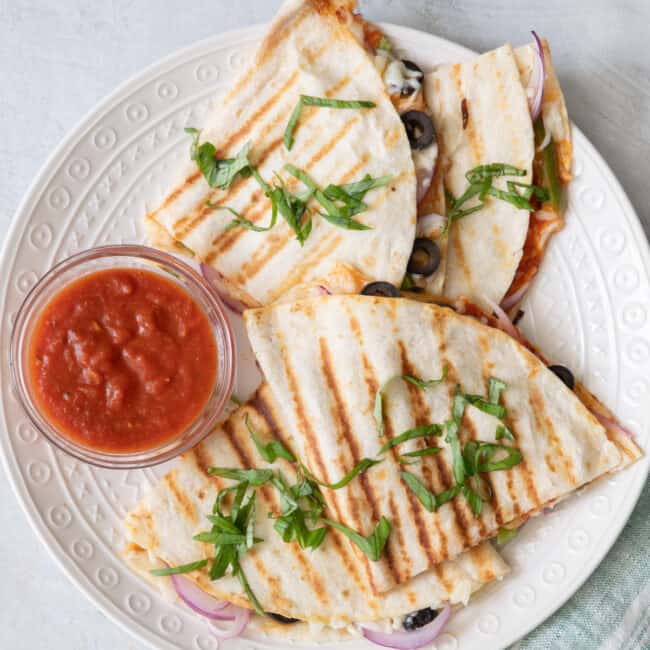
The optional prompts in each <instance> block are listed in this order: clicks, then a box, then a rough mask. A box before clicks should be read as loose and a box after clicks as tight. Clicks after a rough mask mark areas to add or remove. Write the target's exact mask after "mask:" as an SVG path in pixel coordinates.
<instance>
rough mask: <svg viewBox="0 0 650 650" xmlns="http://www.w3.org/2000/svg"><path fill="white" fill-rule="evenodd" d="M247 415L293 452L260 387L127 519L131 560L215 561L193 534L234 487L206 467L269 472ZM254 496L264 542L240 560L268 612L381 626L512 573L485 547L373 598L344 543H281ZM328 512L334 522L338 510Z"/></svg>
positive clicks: (263, 499)
mask: <svg viewBox="0 0 650 650" xmlns="http://www.w3.org/2000/svg"><path fill="white" fill-rule="evenodd" d="M247 416H248V421H249V423H250V425H251V427H252V428H253V429H254V430H255V431H256V432H257V434H258V435H259V436H260V437H262V439H271V438H275V439H277V440H280V441H281V442H282V443H283V444H284V445H285V446H286V447H287V448H289V449H292V450H293V451H294V452H295V449H293V443H292V440H291V437H290V433H289V428H288V426H287V424H286V422H285V421H284V419H283V418H284V416H283V414H282V409H281V408H280V406H279V405H278V403H277V402H276V400H275V398H274V397H273V394H272V391H271V390H270V389H269V387H268V386H267V385H262V387H260V388H259V389H258V391H257V392H256V393H255V395H254V396H253V398H252V399H251V400H250V401H249V402H248V403H247V404H245V405H244V406H242V407H241V408H240V409H238V410H237V411H236V412H235V413H233V414H232V415H231V416H230V417H229V418H228V419H227V420H226V421H225V422H224V423H223V424H222V425H221V426H220V427H219V428H218V429H217V430H216V431H215V432H214V433H213V434H211V435H210V437H208V438H207V439H206V440H205V441H204V442H202V443H201V444H200V445H199V446H197V447H196V448H195V449H194V450H193V451H191V452H188V453H187V454H185V455H184V456H183V457H182V458H181V459H180V462H179V463H178V464H177V465H176V466H175V467H174V468H173V469H172V470H171V471H170V472H169V473H168V474H167V475H166V476H165V477H164V478H163V479H161V481H160V482H159V483H158V485H157V486H155V487H154V489H153V490H152V491H151V492H150V493H149V494H148V495H146V496H145V498H144V499H143V500H142V502H141V503H140V504H139V505H138V506H137V507H136V508H135V509H134V510H133V511H132V512H131V513H130V514H129V515H128V517H127V518H126V521H125V527H126V533H127V538H128V540H129V544H128V545H127V548H126V549H125V554H126V555H127V557H129V558H130V560H131V561H132V563H133V562H134V561H135V560H137V559H138V558H139V559H140V560H141V559H142V556H143V551H146V554H147V556H148V557H149V558H150V561H153V562H158V563H161V562H166V563H167V564H168V565H172V566H176V565H179V564H184V563H187V562H191V561H194V560H196V559H197V558H202V557H210V556H211V554H212V551H213V549H212V548H211V547H210V545H207V544H200V543H198V542H195V541H193V540H192V536H193V535H195V534H196V533H198V532H200V531H202V530H206V529H207V528H208V527H209V522H208V521H207V519H205V515H206V514H209V513H210V512H211V509H212V504H213V503H214V500H215V498H216V495H217V491H218V490H219V489H220V488H222V487H224V486H225V485H226V484H227V483H229V481H226V480H224V479H220V478H217V477H215V476H211V475H209V474H208V473H207V468H208V467H210V466H214V465H219V466H225V467H242V468H247V469H250V468H253V467H258V468H263V467H271V466H270V465H268V464H267V463H265V462H264V461H263V460H262V459H261V458H260V457H259V455H258V453H257V451H256V449H255V447H254V445H253V443H252V441H251V437H250V434H249V432H248V429H247V427H246V424H245V418H246V417H247ZM273 468H274V469H279V470H281V471H282V473H283V474H284V476H285V477H286V478H287V480H289V481H293V480H294V476H295V472H294V470H293V468H292V467H291V466H290V465H289V464H288V463H287V462H286V461H284V460H282V459H279V460H278V461H276V463H275V464H274V465H273ZM257 494H258V497H257V517H256V526H255V535H256V536H259V537H261V538H263V539H264V542H263V543H261V544H258V545H256V546H254V548H253V549H252V550H251V551H250V552H248V553H247V554H246V555H245V556H244V557H243V558H242V566H243V568H244V571H245V573H246V576H247V579H248V581H249V582H250V584H251V587H252V589H253V592H254V593H255V595H256V596H257V598H258V600H259V601H260V603H261V604H262V607H263V608H264V609H265V610H266V611H272V612H276V613H279V614H282V615H284V616H288V617H292V618H299V619H300V620H303V621H310V622H313V623H320V624H324V625H332V626H335V627H340V626H344V625H347V624H350V623H352V622H362V621H376V620H383V619H387V618H391V617H399V616H402V615H403V614H406V613H407V612H410V611H413V610H416V609H420V608H422V607H425V606H432V607H438V606H440V605H442V604H443V603H445V602H447V601H451V602H452V603H460V602H466V601H467V599H468V598H469V596H470V594H471V593H472V592H473V591H475V590H476V589H478V588H480V587H481V586H482V585H483V584H485V583H487V582H490V581H492V580H495V579H499V578H501V577H503V576H504V575H505V573H506V572H507V570H508V569H507V566H506V565H505V563H504V562H503V560H501V558H500V557H499V555H498V554H497V553H496V551H494V549H493V548H492V547H491V546H490V545H489V544H488V543H486V544H483V545H480V546H478V547H476V548H475V549H472V550H471V551H470V552H468V553H465V554H463V555H462V556H460V557H459V558H458V559H457V561H454V562H443V563H442V564H439V565H437V566H436V567H435V568H434V569H433V570H432V571H427V572H424V573H421V574H420V575H419V576H418V577H417V578H415V579H414V580H412V581H410V582H409V583H408V584H406V585H404V586H402V587H399V588H396V589H394V590H392V591H390V592H389V593H386V594H383V595H376V594H374V592H373V590H372V588H371V585H370V582H369V581H368V576H367V574H366V572H365V570H364V566H363V564H362V563H359V562H358V559H357V556H356V554H355V552H354V550H353V547H352V546H351V544H350V543H349V542H348V540H347V538H345V537H343V536H342V535H340V534H339V533H337V532H336V531H331V533H330V534H329V535H328V537H327V538H326V540H325V542H324V543H323V545H322V546H321V547H320V548H318V549H317V550H315V551H303V550H301V549H300V547H299V546H298V545H297V544H295V543H290V544H285V543H284V542H282V540H281V538H280V537H279V536H278V534H277V533H276V532H275V531H274V530H273V528H272V526H273V520H272V519H269V518H268V517H267V513H268V512H276V513H277V512H278V511H279V507H280V506H279V498H278V495H277V492H276V491H275V490H274V489H272V488H262V489H260V490H258V493H257ZM329 514H330V516H332V517H334V518H336V516H337V513H336V512H331V513H329ZM405 543H407V542H406V541H405ZM138 549H140V551H138ZM188 575H189V577H190V578H191V579H192V580H194V581H195V582H196V583H197V584H198V585H200V586H201V587H202V588H203V589H205V591H207V592H208V593H210V594H212V595H213V596H216V597H217V598H221V599H225V600H229V601H231V602H234V603H236V604H238V605H241V606H243V607H250V603H249V602H248V599H247V598H246V596H245V595H244V593H243V591H242V589H241V586H240V584H239V582H238V581H237V580H236V579H233V578H232V577H230V576H226V577H224V578H222V579H220V580H217V581H214V582H211V581H210V580H209V578H208V576H207V574H206V572H205V571H196V572H193V573H192V574H188Z"/></svg>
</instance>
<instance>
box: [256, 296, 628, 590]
mask: <svg viewBox="0 0 650 650" xmlns="http://www.w3.org/2000/svg"><path fill="white" fill-rule="evenodd" d="M244 318H245V322H246V326H247V330H248V333H249V337H250V339H251V342H252V345H253V349H254V351H255V353H256V356H257V359H258V361H259V363H260V364H261V366H262V370H263V372H264V375H265V377H266V378H267V381H268V382H269V385H270V386H271V388H272V390H273V392H274V394H275V396H276V399H278V401H279V403H280V404H281V406H282V407H283V412H284V417H285V418H286V419H287V422H288V423H289V426H290V430H291V432H292V434H293V437H292V443H293V444H294V445H295V446H296V448H297V449H298V452H299V454H300V456H301V458H304V459H305V462H306V463H307V465H308V467H309V468H310V470H311V471H312V472H314V474H316V475H317V476H318V477H320V478H321V479H322V480H325V481H333V480H336V479H337V478H339V477H341V476H343V475H345V473H346V472H348V471H349V470H350V469H351V468H352V467H353V466H354V465H355V464H356V463H357V462H358V461H359V460H360V459H361V458H363V457H374V456H375V455H376V453H377V449H378V446H379V445H380V443H381V442H383V440H378V438H377V425H376V422H375V419H374V416H373V409H374V404H375V398H376V394H377V391H378V389H379V388H380V387H382V386H385V384H386V382H387V381H388V380H389V379H391V378H392V377H395V376H397V375H402V374H410V375H415V376H418V377H422V378H424V379H429V378H431V377H437V376H440V375H441V373H442V371H443V368H445V367H447V368H448V379H447V381H446V382H444V383H443V384H441V385H440V386H438V387H435V388H431V389H428V390H426V391H422V390H419V389H417V388H416V387H414V386H412V385H410V384H406V383H405V382H393V383H391V385H390V389H386V391H385V393H384V395H385V397H384V399H385V436H386V438H388V439H390V438H392V437H395V436H396V435H399V434H400V433H401V432H403V431H405V430H407V429H409V428H412V427H414V426H419V425H422V424H429V423H444V422H445V421H446V420H448V419H449V417H450V412H451V403H452V398H453V390H454V386H455V385H456V384H460V385H461V386H462V388H463V390H465V391H466V392H469V393H474V394H482V395H487V384H488V379H489V377H491V376H494V377H498V378H499V379H502V380H503V381H505V382H506V384H507V387H508V388H507V390H506V391H505V393H504V396H503V403H504V405H505V406H506V407H507V409H508V416H507V419H506V423H507V424H508V426H509V428H510V429H511V430H512V431H513V432H514V435H515V444H516V446H517V447H519V449H520V450H521V451H522V453H523V454H524V460H523V462H521V463H520V464H519V465H517V466H515V467H513V468H512V469H510V470H508V471H498V472H491V473H489V474H488V475H486V480H487V481H488V482H489V483H490V485H491V488H492V492H493V494H494V495H495V498H494V499H493V500H492V501H491V502H489V503H486V504H485V507H484V509H483V512H482V514H481V516H480V517H479V518H475V517H474V515H473V513H472V512H471V511H470V509H469V506H468V504H467V502H466V501H465V499H463V498H462V497H457V498H456V499H454V500H452V501H451V502H450V503H448V504H446V505H444V506H442V507H441V508H440V509H439V510H438V511H436V512H433V513H429V512H427V511H426V510H425V509H424V508H423V507H422V505H421V504H420V502H419V501H418V500H417V498H415V496H414V494H413V493H412V492H411V491H410V490H409V489H408V488H407V486H406V485H405V483H404V482H403V480H402V479H401V478H400V471H401V470H402V469H403V466H402V465H400V464H399V463H398V461H397V451H396V450H393V451H394V453H389V454H387V458H386V460H384V462H382V463H381V464H380V465H377V466H375V467H372V468H371V469H369V470H368V471H366V472H365V473H364V474H363V476H362V477H361V478H360V480H358V481H353V482H352V483H350V484H349V485H348V486H346V487H345V488H342V489H340V490H336V491H326V492H325V498H326V500H327V503H328V505H329V506H330V508H331V509H332V511H333V512H335V513H336V515H337V519H338V520H339V521H341V522H343V523H345V524H346V525H348V526H351V527H353V528H354V529H355V530H359V531H361V532H362V533H363V534H368V533H369V532H370V530H371V529H372V527H373V526H374V524H375V523H376V521H377V520H378V518H379V517H380V516H382V515H385V516H386V517H388V518H389V519H390V520H391V522H392V524H393V533H392V535H391V537H390V539H389V542H388V546H387V552H386V554H385V556H384V557H383V558H382V559H381V560H380V561H379V562H369V561H368V560H367V558H364V557H363V556H361V554H359V553H357V559H358V561H359V562H362V563H364V564H365V569H366V571H367V573H368V575H369V579H371V582H372V585H373V588H374V590H375V592H376V593H381V592H383V591H386V590H389V589H391V588H393V587H394V586H395V585H399V584H405V583H407V582H408V581H409V580H410V579H412V578H413V577H414V576H415V575H417V574H418V573H419V572H421V571H424V570H426V569H429V568H431V567H432V566H434V565H435V564H437V563H439V562H440V561H442V560H445V559H451V558H454V557H456V556H457V555H458V553H461V552H463V551H464V550H466V549H468V548H471V547H472V546H474V545H475V544H478V543H480V542H481V541H483V540H485V539H488V538H490V537H492V536H494V535H495V534H496V533H497V531H498V529H499V527H500V526H501V525H503V524H506V523H508V522H510V521H512V520H514V519H517V518H519V517H521V516H522V515H524V514H526V513H532V512H536V511H538V510H539V509H540V508H541V507H544V505H545V504H547V503H551V502H554V501H556V500H557V499H558V498H561V497H563V496H565V495H567V494H569V493H570V492H572V491H573V490H575V489H576V488H577V487H579V486H581V485H584V484H586V483H588V482H590V481H592V480H594V479H596V478H598V477H599V476H602V475H603V474H604V473H606V472H609V471H611V470H613V469H615V468H617V467H619V466H620V464H621V461H622V456H621V451H620V450H619V447H618V445H616V444H615V443H614V442H612V441H611V440H610V439H609V436H608V433H607V432H606V431H605V429H604V428H603V427H602V426H601V425H600V424H599V423H598V421H597V420H596V418H595V417H594V416H593V415H592V413H591V412H590V411H589V410H587V408H585V406H584V405H583V404H582V403H581V402H580V400H579V399H578V398H577V396H576V395H575V394H574V393H573V392H572V391H570V390H569V389H568V388H567V387H566V386H565V385H564V384H563V383H562V382H561V381H560V380H559V379H558V378H557V377H556V376H555V375H554V374H553V373H552V372H550V371H549V370H548V369H547V368H546V366H545V364H544V363H543V362H542V361H541V360H540V359H538V358H537V357H536V356H535V355H534V354H533V353H532V352H531V351H529V350H528V349H527V348H525V347H523V346H522V345H520V344H519V343H517V342H516V341H514V340H513V339H512V338H511V337H509V336H508V335H506V334H504V333H503V332H500V331H497V330H495V329H494V328H492V327H488V326H486V325H484V324H482V323H481V322H479V321H477V320H475V319H474V318H469V317H466V316H461V315H458V314H456V313H454V312H453V311H452V310H450V309H448V308H443V307H438V306H437V305H430V304H424V303H419V302H413V301H409V300H395V299H382V298H371V297H367V296H329V297H322V298H315V299H311V300H305V301H301V302H299V303H294V304H291V305H277V306H272V307H267V308H263V309H256V310H249V311H247V312H245V314H244ZM495 429H496V425H495V420H494V419H493V418H491V417H490V416H487V415H486V414H484V413H482V412H481V411H478V410H477V409H474V408H473V407H468V409H467V411H466V414H465V417H464V419H463V426H462V435H463V437H464V439H465V441H467V440H468V439H469V438H474V439H480V440H487V441H493V440H494V439H495ZM420 443H421V441H420ZM418 444H419V443H418ZM421 444H424V445H426V443H421ZM411 445H415V448H417V445H416V443H409V444H405V445H403V447H401V448H400V449H401V451H402V452H403V451H406V450H411V449H412V448H414V447H411ZM436 445H437V446H441V447H443V451H442V452H441V453H439V454H436V455H434V456H432V457H427V458H425V459H422V462H421V463H420V464H417V465H414V466H413V468H410V467H409V471H412V472H413V473H414V474H416V475H417V476H418V477H419V478H420V479H421V480H422V481H424V483H425V485H427V486H428V487H429V488H430V489H431V490H433V491H434V492H435V493H440V492H442V491H443V490H445V489H448V488H450V487H451V486H452V485H453V483H454V481H453V471H452V458H451V453H450V450H449V446H448V444H447V443H446V442H445V441H444V439H442V438H437V439H436ZM403 540H408V542H404V541H403Z"/></svg>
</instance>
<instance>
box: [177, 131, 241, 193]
mask: <svg viewBox="0 0 650 650" xmlns="http://www.w3.org/2000/svg"><path fill="white" fill-rule="evenodd" d="M185 132H186V133H187V134H189V135H190V136H191V137H192V144H191V146H190V158H191V159H192V160H193V161H194V162H196V164H197V166H198V168H199V170H200V171H201V173H202V174H203V176H204V178H205V180H206V181H207V183H208V185H209V186H210V187H218V188H220V189H227V188H228V187H230V185H231V184H232V182H233V181H234V180H235V178H236V177H237V176H238V175H242V176H247V175H249V174H250V166H251V165H250V161H249V160H248V154H249V152H250V150H251V143H250V142H247V143H246V144H245V145H244V146H243V147H242V149H241V150H240V151H239V153H238V154H237V155H236V156H235V157H234V158H226V159H223V160H219V159H218V158H217V149H216V147H215V146H214V145H213V144H212V143H211V142H204V143H203V144H201V145H199V136H200V135H201V132H200V131H198V130H197V129H194V128H191V127H188V128H186V129H185Z"/></svg>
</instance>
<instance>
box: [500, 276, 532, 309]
mask: <svg viewBox="0 0 650 650" xmlns="http://www.w3.org/2000/svg"><path fill="white" fill-rule="evenodd" d="M529 286H530V282H525V283H524V284H523V285H521V287H519V289H517V291H515V292H514V293H513V294H512V295H511V296H506V297H505V298H504V299H503V300H502V301H501V308H502V309H503V310H504V311H510V310H511V309H512V308H513V307H514V306H515V305H518V304H519V303H520V302H521V301H522V300H523V299H524V296H525V295H526V292H527V291H528V287H529Z"/></svg>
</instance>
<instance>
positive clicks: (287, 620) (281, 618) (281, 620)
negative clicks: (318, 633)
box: [265, 612, 300, 625]
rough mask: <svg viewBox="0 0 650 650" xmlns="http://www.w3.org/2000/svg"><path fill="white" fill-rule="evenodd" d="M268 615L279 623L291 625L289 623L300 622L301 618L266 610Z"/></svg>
mask: <svg viewBox="0 0 650 650" xmlns="http://www.w3.org/2000/svg"><path fill="white" fill-rule="evenodd" d="M265 613H266V615H267V616H268V617H269V618H272V619H273V620H274V621H277V622H278V623H284V624H285V625H289V623H298V621H299V620H300V619H297V618H289V617H288V616H282V614H275V613H274V612H265Z"/></svg>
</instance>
